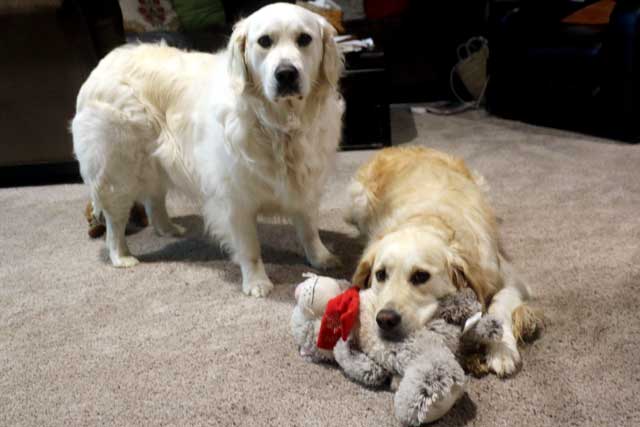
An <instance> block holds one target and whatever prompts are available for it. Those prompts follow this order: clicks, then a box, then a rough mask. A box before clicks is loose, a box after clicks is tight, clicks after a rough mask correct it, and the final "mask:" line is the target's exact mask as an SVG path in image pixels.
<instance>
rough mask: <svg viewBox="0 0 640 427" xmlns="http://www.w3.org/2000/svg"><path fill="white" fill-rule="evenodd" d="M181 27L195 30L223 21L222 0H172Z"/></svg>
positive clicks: (222, 22)
mask: <svg viewBox="0 0 640 427" xmlns="http://www.w3.org/2000/svg"><path fill="white" fill-rule="evenodd" d="M172 3H173V8H174V10H175V11H176V13H177V14H178V18H180V23H181V24H182V28H183V29H184V30H186V31H197V30H202V29H204V28H207V27H209V26H211V25H216V24H218V25H220V24H224V23H225V16H224V8H223V6H222V0H172Z"/></svg>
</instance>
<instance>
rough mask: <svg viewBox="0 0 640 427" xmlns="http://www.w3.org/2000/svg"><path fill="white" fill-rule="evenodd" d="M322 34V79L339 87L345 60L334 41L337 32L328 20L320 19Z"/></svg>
mask: <svg viewBox="0 0 640 427" xmlns="http://www.w3.org/2000/svg"><path fill="white" fill-rule="evenodd" d="M318 19H319V20H320V29H321V32H322V46H323V49H322V65H321V68H320V78H321V79H324V80H325V81H326V83H327V84H328V85H329V86H330V87H332V88H337V87H338V81H339V80H340V76H341V75H342V70H343V68H344V58H343V56H342V53H341V52H340V51H339V50H338V44H337V43H336V41H335V40H334V37H335V36H336V34H337V32H336V29H335V28H333V25H331V24H330V23H329V22H328V21H327V20H326V19H324V18H323V17H321V16H320V17H318Z"/></svg>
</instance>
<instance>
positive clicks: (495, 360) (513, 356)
mask: <svg viewBox="0 0 640 427" xmlns="http://www.w3.org/2000/svg"><path fill="white" fill-rule="evenodd" d="M487 366H488V367H489V370H490V371H491V372H493V373H494V374H496V375H497V376H499V377H501V378H505V377H509V376H511V375H513V374H515V373H516V371H517V370H518V367H519V366H520V353H519V352H518V349H517V348H516V349H512V348H509V346H508V345H507V344H505V343H504V342H499V343H494V344H491V345H490V346H489V351H488V354H487Z"/></svg>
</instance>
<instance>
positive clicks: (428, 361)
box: [291, 275, 502, 426]
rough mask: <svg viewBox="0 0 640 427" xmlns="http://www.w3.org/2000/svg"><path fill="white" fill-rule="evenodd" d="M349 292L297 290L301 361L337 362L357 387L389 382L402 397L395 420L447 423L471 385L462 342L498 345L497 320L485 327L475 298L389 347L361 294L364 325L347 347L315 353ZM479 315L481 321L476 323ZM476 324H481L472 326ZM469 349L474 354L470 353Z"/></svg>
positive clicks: (341, 286) (330, 286)
mask: <svg viewBox="0 0 640 427" xmlns="http://www.w3.org/2000/svg"><path fill="white" fill-rule="evenodd" d="M347 287H348V282H346V281H337V280H334V279H331V278H328V277H322V276H315V275H309V276H308V279H307V280H306V281H304V282H303V283H301V284H300V285H298V287H297V288H296V301H297V304H296V307H295V308H294V311H293V314H292V317H291V327H292V332H293V336H294V340H295V342H296V344H298V346H299V349H300V354H301V355H302V356H303V357H304V358H306V359H307V360H310V361H313V362H327V361H335V362H336V363H337V364H338V365H339V366H340V367H341V368H342V370H343V372H344V374H345V375H346V376H347V377H348V378H350V379H351V380H353V381H355V382H358V383H361V384H363V385H365V386H368V387H382V386H384V385H385V384H387V383H389V382H390V385H391V389H392V390H395V391H396V393H395V396H394V406H395V415H396V417H397V418H398V419H399V420H400V422H401V423H402V424H404V425H408V426H418V425H420V424H423V423H428V422H433V421H436V420H438V419H440V418H441V417H442V416H444V415H445V414H446V413H447V412H448V411H449V409H451V407H452V406H453V405H454V404H455V402H456V401H457V400H458V399H459V398H460V397H461V396H462V395H463V394H464V389H465V384H466V381H467V377H466V375H465V372H464V369H463V368H462V366H461V365H460V363H459V362H458V360H457V358H456V352H457V351H458V349H459V345H460V342H461V336H462V334H463V325H465V323H467V324H466V327H465V328H464V337H465V339H463V340H462V341H466V342H467V343H470V342H473V343H474V344H482V343H487V342H490V341H492V340H496V339H499V338H500V336H501V335H502V326H501V324H500V322H499V321H497V319H494V318H492V317H490V316H485V317H483V318H481V320H479V321H478V319H480V316H479V315H477V314H476V313H480V312H481V308H482V307H481V305H480V303H479V302H478V300H477V299H476V297H475V294H474V293H473V291H471V290H464V291H461V292H458V293H457V294H455V295H452V296H449V297H447V298H445V299H443V300H441V301H440V306H439V312H438V314H437V315H436V316H435V317H434V320H432V321H430V322H429V323H428V324H427V325H425V327H424V329H421V330H419V331H418V332H417V333H415V334H413V335H411V336H409V337H407V338H405V339H404V340H402V341H389V340H384V339H382V338H380V336H379V334H378V333H377V326H376V322H375V313H374V310H373V307H372V298H371V296H372V294H371V290H362V291H360V294H359V295H360V305H359V317H358V322H357V323H356V326H355V327H354V329H353V330H352V331H351V333H350V335H349V338H348V339H347V340H346V341H343V340H338V342H337V344H336V346H335V347H334V349H333V351H331V350H322V349H319V348H318V347H317V346H316V342H317V339H318V333H319V329H320V322H321V318H322V315H323V313H324V309H325V307H326V305H327V302H328V301H329V300H330V299H331V298H333V297H335V296H337V295H338V294H340V293H341V292H342V291H343V290H345V289H346V288H347ZM474 314H475V316H473V315H474ZM472 317H474V318H475V319H474V320H476V321H477V322H476V323H474V324H473V325H472V324H471V323H472V322H467V320H469V319H470V318H472ZM468 347H469V346H468Z"/></svg>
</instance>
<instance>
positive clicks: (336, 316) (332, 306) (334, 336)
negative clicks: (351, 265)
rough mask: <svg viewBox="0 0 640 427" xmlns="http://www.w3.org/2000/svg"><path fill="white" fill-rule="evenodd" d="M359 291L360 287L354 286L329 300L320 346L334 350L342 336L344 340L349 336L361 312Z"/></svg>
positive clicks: (322, 325) (322, 326)
mask: <svg viewBox="0 0 640 427" xmlns="http://www.w3.org/2000/svg"><path fill="white" fill-rule="evenodd" d="M359 291H360V289H359V288H357V287H355V286H354V287H352V288H349V289H347V290H346V291H344V292H343V293H341V294H340V295H338V296H336V297H334V298H332V299H330V300H329V302H328V303H327V308H326V309H325V311H324V315H323V316H322V323H320V333H319V334H318V348H322V349H325V350H333V347H334V346H335V345H336V343H337V342H338V339H339V338H340V337H342V339H343V340H346V339H347V338H348V337H349V333H350V332H351V329H352V328H353V325H354V324H355V322H356V319H357V318H358V314H359V313H360V311H359V309H358V306H359V304H360V293H359Z"/></svg>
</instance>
